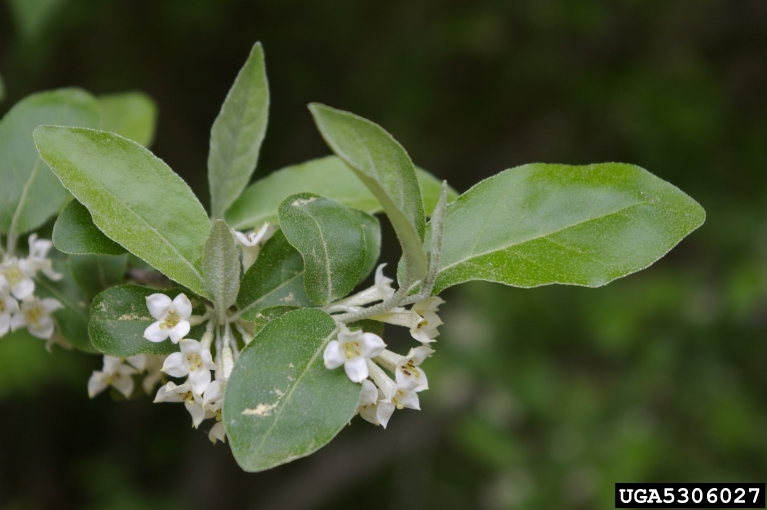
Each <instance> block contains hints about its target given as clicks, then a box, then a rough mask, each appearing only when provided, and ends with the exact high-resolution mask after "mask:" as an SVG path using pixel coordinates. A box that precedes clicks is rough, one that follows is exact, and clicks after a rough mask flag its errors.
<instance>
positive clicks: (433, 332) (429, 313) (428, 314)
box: [410, 296, 445, 344]
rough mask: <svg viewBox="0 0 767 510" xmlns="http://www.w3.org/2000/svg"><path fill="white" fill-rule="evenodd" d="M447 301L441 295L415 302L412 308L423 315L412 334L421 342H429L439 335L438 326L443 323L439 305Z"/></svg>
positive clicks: (411, 331)
mask: <svg viewBox="0 0 767 510" xmlns="http://www.w3.org/2000/svg"><path fill="white" fill-rule="evenodd" d="M444 302H445V301H444V300H442V299H441V298H440V297H439V296H434V297H430V298H426V299H423V300H421V301H418V302H417V303H415V304H414V305H413V307H412V310H413V311H414V312H415V313H417V314H418V315H420V316H421V317H422V319H421V321H420V322H419V323H418V326H417V327H416V328H415V329H411V330H410V335H411V336H412V337H413V338H415V339H416V340H418V341H419V342H421V343H424V344H428V343H431V342H433V341H434V339H435V338H436V337H437V336H438V335H439V331H437V327H439V326H441V325H442V321H441V320H440V318H439V316H438V315H437V312H438V311H439V306H440V305H441V304H443V303H444Z"/></svg>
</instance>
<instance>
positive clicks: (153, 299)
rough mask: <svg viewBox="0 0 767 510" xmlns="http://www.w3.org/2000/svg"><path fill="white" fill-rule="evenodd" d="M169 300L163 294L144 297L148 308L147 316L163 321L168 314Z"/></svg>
mask: <svg viewBox="0 0 767 510" xmlns="http://www.w3.org/2000/svg"><path fill="white" fill-rule="evenodd" d="M170 305H171V300H170V298H169V297H168V296H166V295H165V294H159V293H158V294H152V295H150V296H147V297H146V307H147V308H149V315H151V316H152V317H154V318H155V319H157V320H158V321H162V320H165V316H166V315H167V314H168V309H169V308H170Z"/></svg>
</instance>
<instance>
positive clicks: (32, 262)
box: [27, 234, 63, 281]
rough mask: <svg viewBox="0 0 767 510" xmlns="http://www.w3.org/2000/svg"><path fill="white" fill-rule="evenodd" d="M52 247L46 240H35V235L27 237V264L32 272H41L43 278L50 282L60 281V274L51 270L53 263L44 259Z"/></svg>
mask: <svg viewBox="0 0 767 510" xmlns="http://www.w3.org/2000/svg"><path fill="white" fill-rule="evenodd" d="M52 247H53V243H52V242H51V241H49V240H48V239H37V234H32V235H31V236H29V256H28V257H27V264H28V265H29V269H30V271H32V272H35V271H42V272H43V274H45V276H47V277H48V278H50V279H51V280H54V281H57V280H61V278H62V277H63V275H62V274H60V273H57V272H55V271H54V270H53V266H52V264H53V262H52V261H51V259H49V258H46V257H47V255H48V251H49V250H50V249H51V248H52Z"/></svg>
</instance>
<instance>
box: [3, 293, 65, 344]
mask: <svg viewBox="0 0 767 510" xmlns="http://www.w3.org/2000/svg"><path fill="white" fill-rule="evenodd" d="M60 308H64V305H62V304H61V303H59V302H58V301H57V300H56V299H53V298H45V299H39V298H37V297H34V296H31V297H28V298H27V299H25V300H24V301H22V302H21V309H20V310H19V311H18V312H16V313H15V314H14V315H13V317H12V318H11V330H12V331H16V330H17V329H19V328H23V327H24V326H26V327H27V330H29V332H30V333H31V334H32V335H34V336H36V337H37V338H42V339H43V340H47V339H48V338H50V337H51V335H53V331H54V329H55V327H56V323H55V322H54V320H53V317H51V313H53V312H55V311H56V310H58V309H60Z"/></svg>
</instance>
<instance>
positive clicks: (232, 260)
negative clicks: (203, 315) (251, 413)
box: [202, 220, 240, 319]
mask: <svg viewBox="0 0 767 510" xmlns="http://www.w3.org/2000/svg"><path fill="white" fill-rule="evenodd" d="M202 268H203V270H204V273H205V284H206V286H207V288H208V295H210V296H211V298H212V299H213V302H214V303H215V305H216V309H218V310H219V311H221V313H224V311H225V310H226V309H227V308H229V307H230V306H232V305H233V304H234V302H235V301H236V300H237V293H238V292H239V291H240V257H239V255H238V254H237V247H236V246H235V245H234V237H233V236H232V232H231V231H230V230H229V227H228V226H227V224H226V223H225V222H224V221H223V220H217V221H215V222H214V223H213V226H212V227H211V229H210V236H209V237H208V240H207V242H206V243H205V249H204V250H203V252H202ZM223 318H224V316H223V315H222V316H221V319H223Z"/></svg>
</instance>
